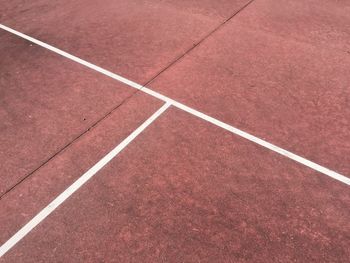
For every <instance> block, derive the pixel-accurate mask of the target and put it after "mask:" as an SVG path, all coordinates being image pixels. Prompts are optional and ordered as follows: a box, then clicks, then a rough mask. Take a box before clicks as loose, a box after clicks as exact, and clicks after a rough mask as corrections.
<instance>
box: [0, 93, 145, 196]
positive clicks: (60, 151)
mask: <svg viewBox="0 0 350 263" xmlns="http://www.w3.org/2000/svg"><path fill="white" fill-rule="evenodd" d="M137 92H138V91H134V92H133V93H131V94H130V95H129V96H128V97H127V98H125V99H123V100H122V101H121V102H120V103H119V104H118V105H116V106H113V108H111V109H109V110H108V111H107V113H104V114H103V116H102V117H101V118H99V119H97V120H96V121H95V122H94V123H92V125H90V126H89V127H88V128H86V129H85V130H83V131H82V132H81V133H80V134H79V135H77V136H75V137H74V138H73V139H72V140H71V141H70V142H68V143H67V144H65V145H64V146H63V147H62V148H60V149H58V150H57V151H56V152H54V153H53V154H52V155H51V156H49V157H48V158H47V159H46V160H44V161H43V162H42V163H41V164H40V165H38V166H37V167H36V168H34V169H33V170H32V171H30V172H29V173H27V174H26V175H25V176H24V177H23V178H21V179H20V180H19V181H18V182H16V183H15V184H14V185H12V186H10V188H8V189H7V190H6V191H5V192H3V193H2V194H1V195H0V200H1V199H3V198H4V197H5V196H6V195H7V194H8V193H10V192H11V191H13V190H14V189H15V188H16V187H17V186H18V185H20V184H21V183H23V182H24V181H26V180H27V179H28V178H30V177H31V176H32V175H33V174H34V173H35V172H37V171H38V170H40V169H41V168H42V167H43V166H44V165H46V164H47V163H48V162H49V161H51V160H52V159H54V158H55V157H56V156H57V155H59V154H60V153H62V152H63V151H64V150H65V149H67V148H68V147H69V146H71V145H72V144H74V143H75V142H76V141H77V140H79V139H80V138H81V137H82V136H84V135H85V134H87V133H88V132H89V131H90V130H91V129H94V128H95V127H96V126H97V125H98V124H100V122H102V121H103V120H105V119H106V118H108V117H109V116H110V115H111V114H113V113H114V112H115V111H116V110H117V109H119V107H121V106H122V105H124V104H125V103H126V102H127V101H128V100H130V99H131V98H133V97H134V95H135V94H136V93H137Z"/></svg>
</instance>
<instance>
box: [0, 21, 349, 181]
mask: <svg viewBox="0 0 350 263" xmlns="http://www.w3.org/2000/svg"><path fill="white" fill-rule="evenodd" d="M0 28H1V29H3V30H6V31H7V32H10V33H12V34H15V35H17V36H19V37H21V38H24V39H26V40H28V41H30V42H32V43H35V44H37V45H39V46H41V47H44V48H46V49H48V50H51V51H52V52H55V53H57V54H59V55H61V56H63V57H66V58H68V59H70V60H73V61H75V62H77V63H79V64H82V65H84V66H86V67H88V68H90V69H93V70H95V71H97V72H100V73H102V74H104V75H106V76H108V77H111V78H113V79H115V80H118V81H120V82H122V83H124V84H126V85H128V86H130V87H132V88H135V89H137V90H140V91H142V92H144V93H147V94H149V95H151V96H153V97H155V98H157V99H160V100H163V101H164V102H167V103H170V104H171V105H173V106H175V107H177V108H179V109H181V110H183V111H186V112H187V113H190V114H192V115H194V116H196V117H198V118H200V119H203V120H205V121H207V122H210V123H212V124H214V125H216V126H218V127H221V128H223V129H225V130H227V131H229V132H231V133H234V134H236V135H238V136H240V137H243V138H245V139H247V140H249V141H251V142H254V143H256V144H259V145H260V146H263V147H265V148H267V149H269V150H271V151H274V152H276V153H279V154H281V155H283V156H285V157H287V158H289V159H292V160H294V161H296V162H298V163H300V164H303V165H305V166H307V167H309V168H311V169H313V170H316V171H318V172H320V173H323V174H325V175H327V176H329V177H331V178H333V179H335V180H338V181H340V182H343V183H345V184H347V185H350V178H348V177H346V176H344V175H341V174H339V173H337V172H335V171H332V170H330V169H328V168H326V167H323V166H321V165H319V164H317V163H314V162H312V161H310V160H307V159H305V158H303V157H301V156H299V155H296V154H294V153H292V152H289V151H287V150H285V149H283V148H280V147H278V146H276V145H274V144H272V143H269V142H267V141H265V140H263V139H260V138H258V137H256V136H254V135H251V134H249V133H247V132H244V131H242V130H240V129H238V128H235V127H233V126H231V125H229V124H227V123H224V122H222V121H219V120H217V119H215V118H213V117H210V116H208V115H206V114H204V113H202V112H200V111H197V110H195V109H193V108H190V107H188V106H186V105H184V104H182V103H180V102H178V101H175V100H173V99H171V98H169V97H167V96H164V95H162V94H160V93H158V92H156V91H153V90H151V89H149V88H147V87H144V86H142V85H140V84H137V83H136V82H133V81H131V80H129V79H126V78H124V77H122V76H119V75H117V74H115V73H112V72H110V71H108V70H106V69H103V68H101V67H99V66H96V65H94V64H92V63H90V62H87V61H85V60H83V59H81V58H78V57H76V56H73V55H71V54H69V53H67V52H65V51H63V50H60V49H58V48H55V47H53V46H51V45H49V44H46V43H44V42H42V41H40V40H37V39H35V38H32V37H30V36H28V35H25V34H23V33H21V32H18V31H16V30H14V29H12V28H9V27H7V26H5V25H2V24H0Z"/></svg>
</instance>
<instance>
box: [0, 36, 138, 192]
mask: <svg viewBox="0 0 350 263" xmlns="http://www.w3.org/2000/svg"><path fill="white" fill-rule="evenodd" d="M0 43H1V44H0V54H1V59H0V68H1V71H0V86H1V91H0V92H1V108H0V118H1V123H0V129H1V136H0V163H1V175H0V195H2V194H3V193H4V192H5V191H6V190H8V189H9V188H11V187H12V186H13V185H15V184H16V183H17V182H18V181H19V180H21V179H23V178H24V177H25V176H26V175H28V174H30V173H31V172H32V171H33V170H35V169H36V168H37V167H39V166H40V165H41V164H42V163H43V162H45V161H46V160H48V159H49V158H50V157H51V156H52V155H53V154H55V153H56V152H57V151H59V150H60V149H62V148H63V147H65V146H66V145H67V144H69V143H70V142H72V141H73V140H74V139H75V138H77V136H79V135H80V134H82V133H83V132H84V131H86V130H87V129H88V128H89V127H91V125H93V124H94V123H95V122H96V121H98V120H99V119H100V118H102V117H103V116H105V115H106V114H107V113H108V112H109V111H110V110H112V109H113V108H115V107H117V106H118V105H119V104H121V103H122V102H123V100H125V99H126V98H127V97H129V96H131V95H132V93H133V92H135V90H132V89H130V88H127V87H125V86H123V85H121V84H120V83H118V82H117V81H115V80H112V79H110V78H107V77H105V76H103V75H101V74H99V73H97V72H94V71H91V70H88V69H86V68H85V67H83V66H80V65H79V64H77V63H75V62H71V61H69V60H67V59H65V58H63V57H61V56H58V55H55V54H53V53H52V52H49V51H46V50H45V49H43V48H41V47H38V46H35V45H32V44H31V43H29V42H27V41H24V40H22V39H19V38H17V37H15V36H13V35H11V34H9V33H6V32H5V31H3V30H1V31H0Z"/></svg>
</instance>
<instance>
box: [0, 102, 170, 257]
mask: <svg viewBox="0 0 350 263" xmlns="http://www.w3.org/2000/svg"><path fill="white" fill-rule="evenodd" d="M170 106H171V104H170V103H168V102H167V103H165V104H164V105H163V106H162V107H161V108H160V109H158V110H157V111H156V112H155V113H154V114H153V115H152V116H151V117H150V118H149V119H147V120H146V121H145V122H144V123H143V124H142V125H141V126H139V127H138V128H137V129H136V130H134V131H133V132H132V133H131V134H130V135H129V136H128V137H127V138H126V139H124V140H123V141H122V142H121V143H120V144H119V145H118V146H116V147H115V148H114V149H113V150H112V151H111V152H109V153H108V154H107V155H106V156H105V157H103V158H102V159H101V160H100V161H98V162H97V163H96V164H95V165H94V166H93V167H91V168H90V169H89V170H88V171H87V172H86V173H84V174H83V175H82V176H81V177H80V178H79V179H78V180H76V181H75V182H74V183H73V184H72V185H71V186H69V187H68V188H67V189H66V190H65V191H64V192H62V193H61V194H60V195H59V196H57V197H56V198H55V199H54V200H53V201H52V202H51V203H50V204H48V205H47V206H46V207H45V208H44V209H43V210H41V211H40V212H39V213H38V214H37V215H36V216H35V217H34V218H33V219H32V220H30V221H29V222H28V223H27V224H26V225H24V226H23V227H22V228H21V229H20V230H19V231H18V232H17V233H16V234H14V235H13V236H12V237H11V238H10V239H9V240H8V241H6V242H5V243H4V244H3V245H2V246H1V247H0V258H1V257H2V256H3V255H4V254H5V253H6V252H8V251H9V250H10V249H11V248H12V247H13V246H14V245H16V244H17V243H18V242H19V241H20V240H21V239H22V238H24V237H25V236H26V235H27V234H28V233H29V232H30V231H32V230H33V229H34V228H35V227H36V226H37V225H38V224H40V222H42V221H43V220H44V219H45V218H46V217H47V216H48V215H50V214H51V213H52V212H53V211H54V210H55V209H56V208H57V207H59V206H60V205H61V204H62V203H63V202H64V201H65V200H67V199H68V198H69V197H70V196H71V195H72V194H74V193H75V192H76V191H77V190H78V189H79V188H80V187H82V186H83V185H84V184H85V183H86V182H87V181H88V180H90V179H91V177H93V176H94V175H95V174H96V173H97V172H98V171H100V170H101V169H102V168H103V167H104V166H105V165H106V164H108V163H109V162H110V161H111V160H112V159H113V158H114V157H116V156H117V155H118V154H119V153H120V152H121V151H122V150H123V149H124V148H125V147H126V146H127V145H128V144H129V143H131V142H132V141H133V140H134V139H135V138H136V137H137V136H138V135H139V134H140V133H141V132H142V131H144V130H145V129H146V128H147V127H148V126H149V125H150V124H151V123H152V122H153V121H154V120H156V119H157V118H158V117H159V116H160V115H161V114H162V113H163V112H164V111H166V110H167V109H168V108H169V107H170Z"/></svg>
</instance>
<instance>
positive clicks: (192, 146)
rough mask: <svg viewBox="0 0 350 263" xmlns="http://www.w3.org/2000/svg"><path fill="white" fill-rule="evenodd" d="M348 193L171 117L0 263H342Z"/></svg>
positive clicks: (180, 116)
mask: <svg viewBox="0 0 350 263" xmlns="http://www.w3.org/2000/svg"><path fill="white" fill-rule="evenodd" d="M349 201H350V193H349V191H348V187H347V186H345V185H344V184H341V183H339V182H336V181H334V180H330V179H329V178H327V177H325V176H323V175H321V174H318V173H316V172H314V171H312V170H310V169H308V168H305V167H304V166H300V165H298V164H296V163H294V162H293V161H290V160H288V159H286V158H284V157H282V156H280V155H277V154H274V153H273V152H271V151H268V150H264V149H262V148H261V147H257V146H255V145H253V144H251V143H248V142H246V141H245V140H243V139H241V138H239V137H236V136H233V135H232V134H229V133H227V132H225V131H224V130H222V129H220V128H217V127H214V126H211V125H209V124H207V123H205V122H203V121H201V120H199V119H197V118H194V117H192V116H189V115H188V114H186V113H184V112H180V111H178V110H175V109H171V110H170V111H168V112H166V113H165V114H164V115H163V116H161V117H160V119H158V120H157V121H156V122H155V123H154V124H153V125H152V126H150V127H149V128H148V129H147V130H146V131H145V132H144V133H143V134H141V135H140V137H138V138H137V139H136V140H135V141H134V142H133V143H132V144H130V145H129V147H128V148H126V149H125V151H123V152H122V153H121V154H120V155H119V156H118V157H117V158H116V159H114V160H113V161H112V163H111V164H109V165H108V166H107V167H106V168H104V169H103V171H102V172H100V173H99V174H97V175H96V177H94V178H93V179H92V180H91V181H90V182H88V183H87V185H85V186H84V187H83V188H82V189H80V191H79V192H78V193H77V194H75V195H74V196H72V198H71V199H69V200H68V201H67V202H66V203H65V204H64V205H63V206H61V207H60V208H59V209H58V210H56V211H55V212H54V214H52V215H51V216H50V217H49V218H48V219H47V220H46V221H45V222H43V223H42V224H41V225H40V226H38V228H36V229H35V230H34V231H33V232H31V234H29V235H28V236H27V237H26V238H25V239H24V240H23V241H22V242H21V243H19V244H18V246H16V247H15V248H14V249H13V250H12V251H11V252H10V253H8V254H7V255H5V257H4V258H3V262H19V261H26V262H51V261H56V262H67V261H69V262H78V261H88V262H99V261H105V262H112V261H113V262H140V261H142V262H295V261H298V262H346V260H347V259H348V258H349V256H350V249H349V248H350V239H349V236H348V234H349V230H350V225H349V220H348V219H349V216H350V214H349V209H347V208H348V204H349Z"/></svg>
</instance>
